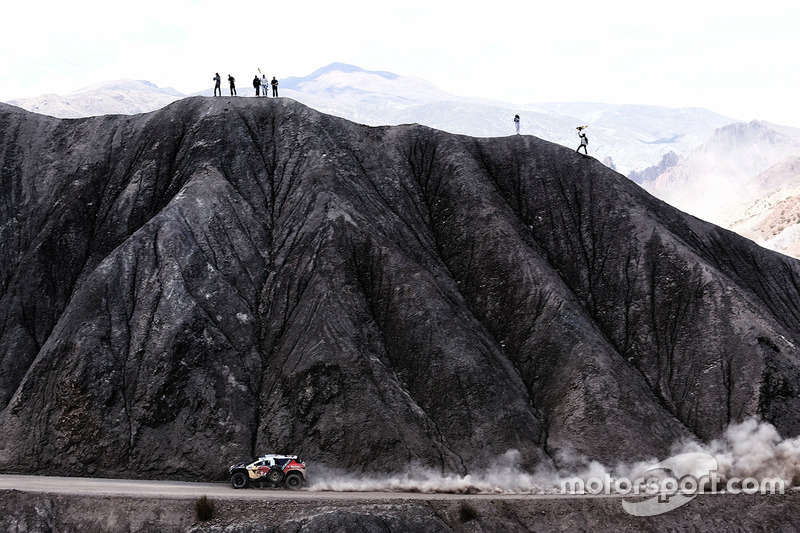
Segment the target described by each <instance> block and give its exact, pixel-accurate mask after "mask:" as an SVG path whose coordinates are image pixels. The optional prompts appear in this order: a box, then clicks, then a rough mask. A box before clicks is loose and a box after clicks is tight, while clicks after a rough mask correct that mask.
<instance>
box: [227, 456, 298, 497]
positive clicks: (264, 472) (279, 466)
mask: <svg viewBox="0 0 800 533" xmlns="http://www.w3.org/2000/svg"><path fill="white" fill-rule="evenodd" d="M229 471H230V474H231V485H233V488H234V489H244V488H246V487H247V486H248V485H249V484H250V483H268V484H270V485H273V486H286V487H289V488H290V489H292V490H297V489H299V488H300V487H302V486H303V483H305V481H306V464H305V463H304V462H303V461H302V460H301V459H298V458H297V456H296V455H276V454H267V455H263V456H261V457H259V458H258V459H256V460H255V461H253V462H252V463H250V464H247V463H244V462H242V463H237V464H235V465H231V467H230V469H229Z"/></svg>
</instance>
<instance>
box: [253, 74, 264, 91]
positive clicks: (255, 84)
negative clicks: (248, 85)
mask: <svg viewBox="0 0 800 533" xmlns="http://www.w3.org/2000/svg"><path fill="white" fill-rule="evenodd" d="M253 88H254V89H255V90H256V96H258V91H259V89H261V80H259V79H258V74H256V77H255V78H253ZM266 94H267V88H266V87H264V95H265V96H266Z"/></svg>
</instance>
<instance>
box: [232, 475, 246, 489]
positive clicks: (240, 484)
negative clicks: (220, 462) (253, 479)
mask: <svg viewBox="0 0 800 533" xmlns="http://www.w3.org/2000/svg"><path fill="white" fill-rule="evenodd" d="M248 481H249V480H248V479H247V476H246V475H245V473H244V472H236V473H234V474H233V475H232V476H231V485H233V488H234V489H244V488H247V482H248Z"/></svg>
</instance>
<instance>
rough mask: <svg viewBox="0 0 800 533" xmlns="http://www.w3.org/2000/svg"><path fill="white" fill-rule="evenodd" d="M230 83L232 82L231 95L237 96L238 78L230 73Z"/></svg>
mask: <svg viewBox="0 0 800 533" xmlns="http://www.w3.org/2000/svg"><path fill="white" fill-rule="evenodd" d="M228 83H230V84H231V96H236V78H234V77H233V76H231V75H230V74H228Z"/></svg>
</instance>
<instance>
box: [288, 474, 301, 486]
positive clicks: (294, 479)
mask: <svg viewBox="0 0 800 533" xmlns="http://www.w3.org/2000/svg"><path fill="white" fill-rule="evenodd" d="M286 486H287V487H289V488H290V489H292V490H297V489H299V488H300V487H302V486H303V476H302V475H301V474H298V473H296V472H293V473H291V474H289V475H288V476H286Z"/></svg>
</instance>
